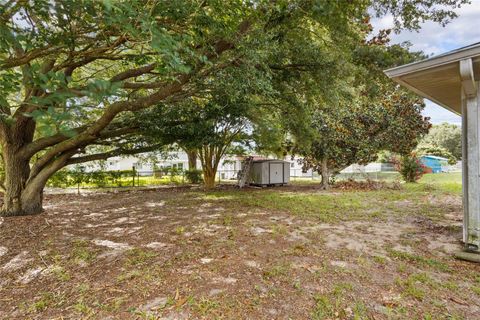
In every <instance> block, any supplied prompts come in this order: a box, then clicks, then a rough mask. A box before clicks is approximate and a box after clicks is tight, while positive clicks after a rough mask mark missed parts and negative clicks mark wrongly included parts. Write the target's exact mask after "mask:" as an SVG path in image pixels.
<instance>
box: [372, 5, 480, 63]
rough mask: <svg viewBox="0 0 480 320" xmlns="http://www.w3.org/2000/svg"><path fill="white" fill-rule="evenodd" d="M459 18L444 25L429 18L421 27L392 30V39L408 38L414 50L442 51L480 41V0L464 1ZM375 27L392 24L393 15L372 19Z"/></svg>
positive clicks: (396, 40) (405, 39) (381, 27)
mask: <svg viewBox="0 0 480 320" xmlns="http://www.w3.org/2000/svg"><path fill="white" fill-rule="evenodd" d="M456 12H457V14H458V18H456V19H454V20H453V21H452V22H450V23H449V24H447V25H446V26H445V27H442V26H441V25H440V24H438V23H434V22H426V23H424V24H423V25H422V29H421V30H420V31H418V32H416V31H413V32H411V31H403V32H401V33H400V34H392V36H391V38H392V43H401V42H404V41H409V42H411V43H412V44H413V47H412V49H413V50H421V51H424V52H425V53H426V54H440V53H444V52H446V51H449V50H453V49H456V48H459V47H463V46H466V45H469V44H472V43H475V42H480V32H479V29H478V28H479V25H478V22H479V21H480V0H473V1H472V3H471V4H470V5H464V6H463V7H461V8H460V9H457V10H456ZM372 24H373V26H374V29H375V31H378V30H379V29H384V28H389V27H392V25H393V19H392V17H383V18H380V19H373V20H372Z"/></svg>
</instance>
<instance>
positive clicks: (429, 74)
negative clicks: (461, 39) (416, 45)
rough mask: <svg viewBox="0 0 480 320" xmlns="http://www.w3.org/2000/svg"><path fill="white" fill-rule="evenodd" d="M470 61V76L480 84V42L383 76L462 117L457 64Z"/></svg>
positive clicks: (460, 82)
mask: <svg viewBox="0 0 480 320" xmlns="http://www.w3.org/2000/svg"><path fill="white" fill-rule="evenodd" d="M469 58H471V59H472V63H473V76H474V79H475V81H479V80H480V42H478V43H474V44H472V45H469V46H466V47H463V48H459V49H456V50H453V51H450V52H447V53H444V54H441V55H438V56H434V57H431V58H428V59H425V60H422V61H418V62H414V63H410V64H406V65H403V66H400V67H396V68H392V69H388V70H386V71H385V74H386V75H387V76H389V77H390V78H392V79H393V80H395V81H396V82H398V83H400V84H402V85H403V86H405V87H407V88H409V89H410V90H412V91H414V92H416V93H417V94H419V95H420V96H422V97H424V98H426V99H428V100H431V101H433V102H435V103H437V104H439V105H441V106H443V107H445V108H446V109H449V110H450V111H453V112H455V113H457V114H460V113H461V105H462V101H461V98H462V96H461V95H462V90H461V88H462V79H461V75H460V61H461V60H464V59H469Z"/></svg>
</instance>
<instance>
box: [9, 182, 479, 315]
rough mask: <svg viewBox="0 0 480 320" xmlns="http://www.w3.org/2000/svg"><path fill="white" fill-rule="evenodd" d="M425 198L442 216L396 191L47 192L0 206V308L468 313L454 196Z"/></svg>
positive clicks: (474, 289) (474, 296)
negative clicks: (273, 196) (379, 214)
mask: <svg viewBox="0 0 480 320" xmlns="http://www.w3.org/2000/svg"><path fill="white" fill-rule="evenodd" d="M285 191H288V192H289V193H292V192H293V193H296V194H298V197H301V196H302V195H303V194H304V192H308V193H309V194H312V193H313V194H316V193H318V194H325V192H324V191H318V190H316V189H313V190H311V189H309V188H290V189H285V188H284V189H279V192H285ZM264 192H266V191H265V190H249V191H245V192H243V195H244V196H245V197H249V196H252V195H259V196H261V195H262V193H264ZM339 192H342V191H338V190H337V191H334V192H332V194H335V193H339ZM392 192H401V191H392ZM231 193H232V194H234V193H238V191H234V190H232V191H231ZM374 196H375V194H372V197H374ZM424 201H426V202H425V203H427V204H428V203H433V202H434V203H435V204H436V205H437V206H443V207H444V209H443V210H444V211H445V214H444V215H443V216H442V217H441V219H436V220H432V219H429V218H428V217H426V216H425V215H423V214H422V212H423V211H424V210H425V208H423V207H422V206H421V205H419V204H418V203H413V202H409V201H404V200H402V201H399V202H398V203H397V204H396V207H397V209H398V208H399V210H405V211H408V212H410V214H406V215H397V214H396V212H387V210H386V209H385V210H384V209H382V208H379V209H378V210H384V211H385V212H386V215H384V217H383V218H382V219H378V220H376V219H374V218H372V219H367V220H350V221H342V222H332V223H325V222H320V221H319V220H318V219H315V218H313V217H306V216H298V215H294V214H291V213H290V212H289V211H288V210H276V209H274V208H259V207H256V206H253V205H243V204H241V203H237V202H236V201H235V200H234V199H233V200H232V199H229V197H228V196H225V197H208V195H207V196H205V193H202V192H199V191H191V190H188V189H180V188H179V189H162V190H148V191H145V190H144V191H130V192H121V193H104V194H88V195H80V196H79V195H48V196H47V199H46V200H45V212H44V213H43V214H40V215H37V216H29V217H18V218H0V318H3V319H27V318H31V319H54V318H61V317H63V319H82V318H89V319H157V318H158V319H217V318H218V319H222V318H223V319H353V318H354V317H357V318H358V319H413V318H424V317H425V318H427V317H428V316H431V317H432V319H441V318H445V319H447V318H449V319H451V318H455V319H478V318H479V315H480V289H479V288H480V277H479V275H480V265H476V264H471V263H468V262H463V261H457V260H455V259H454V258H453V257H452V253H453V252H454V251H456V250H459V249H460V248H461V245H460V242H459V239H460V237H461V233H460V231H461V229H460V225H461V214H460V213H461V201H459V197H456V196H450V198H449V197H440V196H435V195H432V196H428V197H426V198H425V199H424ZM442 201H443V202H442ZM427 204H426V205H427ZM369 210H370V209H369ZM378 210H377V211H378Z"/></svg>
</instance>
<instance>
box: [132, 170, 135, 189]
mask: <svg viewBox="0 0 480 320" xmlns="http://www.w3.org/2000/svg"><path fill="white" fill-rule="evenodd" d="M132 172H133V173H132V187H135V166H132Z"/></svg>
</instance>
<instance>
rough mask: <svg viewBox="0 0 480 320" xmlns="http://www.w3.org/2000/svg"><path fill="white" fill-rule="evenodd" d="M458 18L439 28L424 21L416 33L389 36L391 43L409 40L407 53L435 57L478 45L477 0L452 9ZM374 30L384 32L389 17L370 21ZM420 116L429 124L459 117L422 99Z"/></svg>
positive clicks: (390, 22) (479, 6)
mask: <svg viewBox="0 0 480 320" xmlns="http://www.w3.org/2000/svg"><path fill="white" fill-rule="evenodd" d="M456 12H457V14H458V18H456V19H454V20H453V21H452V22H450V23H449V24H447V25H446V26H445V27H442V26H441V25H440V24H437V23H433V22H426V23H424V24H423V25H422V29H421V30H419V31H418V32H415V31H414V32H410V31H404V32H401V33H400V34H392V35H391V39H392V41H391V43H402V42H405V41H409V42H410V43H411V44H412V48H411V50H414V51H419V50H421V51H423V52H424V53H425V54H428V55H438V54H441V53H445V52H448V51H451V50H454V49H457V48H460V47H464V46H467V45H469V44H472V43H475V42H480V25H479V22H480V0H471V4H469V5H465V6H463V7H461V8H460V9H457V10H456ZM372 23H373V26H374V28H375V30H379V29H386V28H389V27H391V26H393V20H392V18H391V17H384V18H382V19H374V20H373V21H372ZM425 102H426V108H425V110H424V112H423V113H424V115H425V116H427V117H430V121H431V122H432V123H433V124H438V123H442V122H449V123H454V124H458V125H460V124H461V119H460V116H458V115H456V114H454V113H452V112H450V111H448V110H446V109H444V108H442V107H440V106H438V105H437V104H435V103H433V102H431V101H429V100H425Z"/></svg>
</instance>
